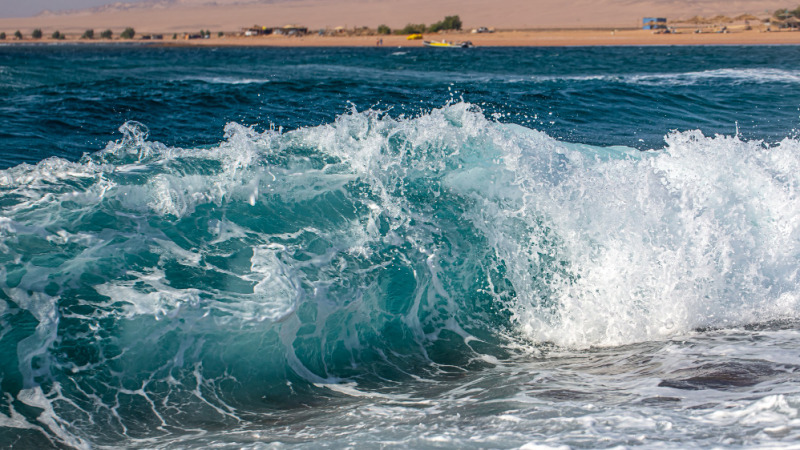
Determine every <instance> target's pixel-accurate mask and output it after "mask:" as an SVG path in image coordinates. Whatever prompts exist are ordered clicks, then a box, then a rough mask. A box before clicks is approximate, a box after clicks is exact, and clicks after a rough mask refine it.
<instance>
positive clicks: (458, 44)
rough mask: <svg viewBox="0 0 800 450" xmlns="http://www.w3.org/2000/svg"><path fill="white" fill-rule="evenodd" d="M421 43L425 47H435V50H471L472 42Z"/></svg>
mask: <svg viewBox="0 0 800 450" xmlns="http://www.w3.org/2000/svg"><path fill="white" fill-rule="evenodd" d="M422 43H423V44H424V45H425V46H426V47H437V48H472V47H474V45H472V42H470V41H464V42H447V41H442V42H436V41H422Z"/></svg>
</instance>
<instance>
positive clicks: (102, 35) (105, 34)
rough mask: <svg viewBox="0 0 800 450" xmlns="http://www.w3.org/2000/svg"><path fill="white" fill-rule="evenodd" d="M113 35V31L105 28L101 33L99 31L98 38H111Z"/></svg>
mask: <svg viewBox="0 0 800 450" xmlns="http://www.w3.org/2000/svg"><path fill="white" fill-rule="evenodd" d="M113 35H114V32H113V31H111V30H106V31H103V32H102V33H100V39H111V37H112V36H113Z"/></svg>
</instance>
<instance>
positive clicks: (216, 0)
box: [0, 0, 794, 34]
mask: <svg viewBox="0 0 800 450" xmlns="http://www.w3.org/2000/svg"><path fill="white" fill-rule="evenodd" d="M783 7H794V4H793V3H792V2H788V3H787V1H786V0H733V1H725V0H642V1H637V0H567V1H564V0H495V1H486V0H437V1H435V2H432V1H430V0H213V1H209V0H152V1H148V2H144V3H142V4H124V3H117V4H112V5H108V6H104V7H99V8H93V9H90V10H82V11H72V12H69V13H61V14H55V13H47V14H40V15H38V16H35V17H29V18H13V19H11V18H6V19H0V31H6V33H8V32H9V31H11V32H13V30H17V29H19V30H21V31H22V32H23V33H26V34H27V33H30V31H31V30H33V29H34V28H41V29H42V30H43V31H44V32H45V34H49V33H51V32H52V31H54V30H60V31H62V32H65V33H80V32H82V31H83V30H85V29H88V28H93V29H96V30H100V29H106V28H110V29H112V30H116V31H117V33H118V32H119V31H121V30H122V29H123V28H124V27H127V26H131V27H134V28H135V29H136V30H137V32H140V33H152V32H162V33H173V32H185V31H193V32H196V31H197V30H199V29H210V30H212V31H236V30H239V29H241V28H242V27H245V26H249V25H253V24H261V25H269V26H281V25H285V24H288V23H293V24H300V25H303V26H307V27H309V28H311V29H318V28H326V27H330V28H332V27H336V26H345V27H354V26H369V27H373V28H374V27H376V26H377V25H379V24H386V25H389V26H390V27H393V28H396V27H401V26H403V25H405V24H407V23H432V22H435V21H438V20H440V19H441V18H443V17H444V16H445V15H451V14H458V15H459V16H460V17H461V19H462V20H463V22H464V25H465V26H466V27H476V26H489V27H497V28H503V29H537V28H538V29H541V28H609V27H619V28H631V27H638V26H639V25H640V24H641V18H642V17H644V16H661V17H667V18H669V19H678V18H683V19H685V18H689V17H692V16H694V15H702V16H716V15H718V14H723V15H728V16H736V15H739V14H742V13H752V14H757V15H765V14H768V13H770V12H771V11H774V10H775V9H778V8H783Z"/></svg>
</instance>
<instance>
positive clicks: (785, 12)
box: [772, 6, 800, 20]
mask: <svg viewBox="0 0 800 450" xmlns="http://www.w3.org/2000/svg"><path fill="white" fill-rule="evenodd" d="M772 17H774V18H776V19H778V20H786V19H788V18H790V17H794V18H796V19H800V6H798V7H797V8H795V9H789V8H784V9H779V10H776V11H775V12H774V13H772Z"/></svg>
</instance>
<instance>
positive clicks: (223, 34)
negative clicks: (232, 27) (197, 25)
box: [217, 31, 225, 37]
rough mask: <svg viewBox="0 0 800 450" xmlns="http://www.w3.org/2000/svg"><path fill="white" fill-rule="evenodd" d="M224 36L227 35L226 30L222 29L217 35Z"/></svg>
mask: <svg viewBox="0 0 800 450" xmlns="http://www.w3.org/2000/svg"><path fill="white" fill-rule="evenodd" d="M222 36H225V33H224V32H222V31H220V32H219V33H217V37H222Z"/></svg>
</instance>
